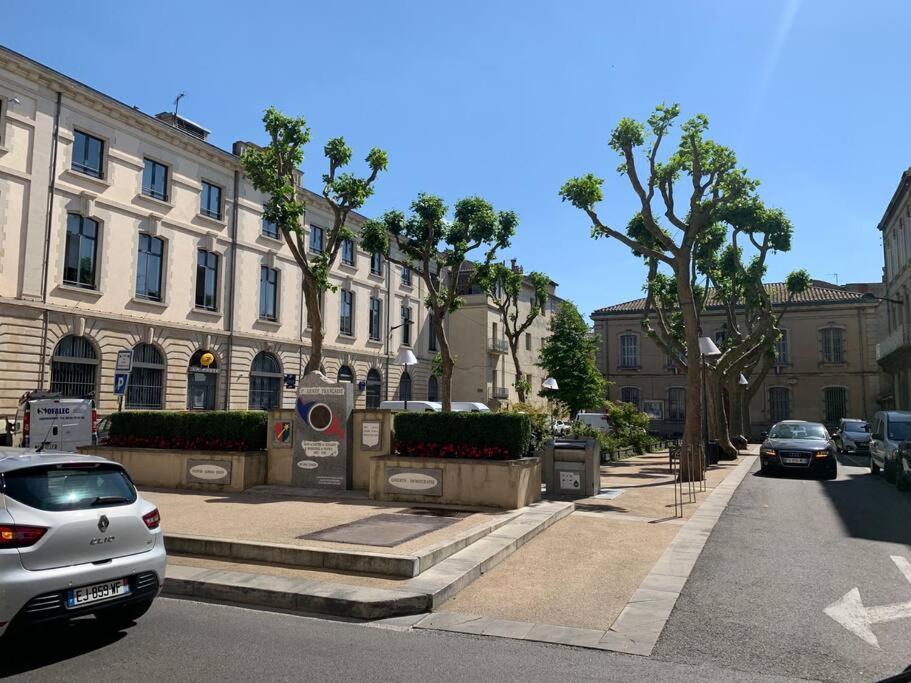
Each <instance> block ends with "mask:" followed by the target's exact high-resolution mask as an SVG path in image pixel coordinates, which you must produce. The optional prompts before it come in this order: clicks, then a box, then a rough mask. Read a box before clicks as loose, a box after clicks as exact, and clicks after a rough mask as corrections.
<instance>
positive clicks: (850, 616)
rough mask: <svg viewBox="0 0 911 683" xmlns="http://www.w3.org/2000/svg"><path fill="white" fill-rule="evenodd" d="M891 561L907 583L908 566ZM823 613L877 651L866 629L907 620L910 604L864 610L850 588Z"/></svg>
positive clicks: (910, 573) (855, 591) (896, 557)
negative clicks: (875, 625)
mask: <svg viewBox="0 0 911 683" xmlns="http://www.w3.org/2000/svg"><path fill="white" fill-rule="evenodd" d="M891 557H892V561H893V562H894V563H895V566H896V567H898V570H899V571H900V572H901V573H902V574H903V575H904V577H905V578H906V579H908V582H909V583H911V562H909V561H908V559H907V558H905V557H902V556H901V555H892V556H891ZM823 611H824V612H825V613H826V614H827V615H829V616H830V617H832V619H834V620H835V621H836V622H838V623H839V624H841V625H842V626H844V627H845V628H846V629H848V630H849V631H850V632H851V633H853V634H854V635H856V636H857V637H858V638H861V639H862V640H863V641H864V642H866V643H868V644H869V645H872V646H873V647H877V648H878V647H879V641H878V640H877V639H876V634H875V633H873V629H871V628H870V627H871V626H872V625H873V624H881V623H883V622H887V621H897V620H898V619H908V618H911V600H909V601H908V602H899V603H895V604H893V605H879V606H877V607H864V604H863V602H862V601H861V599H860V590H859V589H857V588H852V589H851V590H849V591H848V592H847V593H845V595H844V596H843V597H842V598H841V600H836V601H835V602H833V603H832V604H831V605H829V606H828V607H826V608H825V609H824V610H823Z"/></svg>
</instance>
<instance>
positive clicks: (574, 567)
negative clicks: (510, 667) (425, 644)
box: [419, 452, 753, 653]
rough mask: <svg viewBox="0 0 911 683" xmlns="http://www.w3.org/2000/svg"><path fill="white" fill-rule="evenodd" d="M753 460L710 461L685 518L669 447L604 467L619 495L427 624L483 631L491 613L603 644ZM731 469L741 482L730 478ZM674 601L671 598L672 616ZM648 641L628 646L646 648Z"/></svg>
mask: <svg viewBox="0 0 911 683" xmlns="http://www.w3.org/2000/svg"><path fill="white" fill-rule="evenodd" d="M752 461H753V458H752V457H747V458H743V457H741V458H739V459H738V460H737V461H731V462H723V463H720V464H719V465H717V466H714V467H712V468H710V470H709V472H708V476H707V482H706V489H707V490H706V491H705V492H703V493H699V494H698V495H697V500H696V502H695V503H689V504H687V505H685V506H684V517H683V518H682V519H679V518H675V517H674V516H673V515H674V491H673V477H672V476H671V475H670V473H669V471H668V459H667V453H666V452H664V453H660V454H648V455H642V456H637V457H634V458H630V459H628V460H625V461H623V462H620V463H615V464H610V465H606V466H603V467H602V469H601V473H602V474H601V488H602V491H604V489H612V491H610V492H607V493H606V494H604V493H602V494H601V495H602V496H604V495H608V496H615V497H612V498H605V497H595V498H585V499H581V500H577V501H576V511H575V512H574V513H573V514H571V515H569V516H568V517H567V518H565V519H564V520H562V521H561V522H560V523H559V524H558V525H556V526H555V527H554V528H553V529H551V530H549V531H548V532H547V533H544V534H541V535H540V536H538V537H537V538H536V539H534V540H533V541H531V542H530V543H528V544H527V545H526V546H525V547H524V548H523V549H522V550H521V551H520V552H518V553H516V554H515V555H513V556H512V557H510V558H509V559H507V560H506V561H505V562H503V563H502V564H501V565H500V566H498V567H497V568H496V569H494V570H493V571H492V572H490V573H488V574H485V575H484V576H483V577H482V578H481V579H480V580H479V581H477V582H475V583H474V584H473V585H471V586H469V587H468V588H466V589H465V590H464V591H462V592H461V593H460V594H459V595H457V596H456V597H455V598H453V599H452V600H450V601H448V602H447V603H446V604H445V605H443V607H442V611H443V612H448V613H451V615H450V616H449V617H448V618H447V617H445V616H443V615H432V616H431V617H429V618H428V619H427V620H425V621H424V622H422V623H421V624H419V627H423V628H445V629H446V630H462V629H466V630H469V632H474V633H478V632H481V631H478V630H477V629H478V628H479V622H478V621H477V619H478V618H482V619H486V620H488V623H491V622H495V623H498V624H499V626H498V627H495V628H494V631H497V630H498V629H499V630H504V629H505V630H506V631H512V632H515V633H520V632H522V631H523V630H524V631H526V632H530V633H531V634H532V635H531V637H532V639H542V640H548V638H544V637H541V638H538V637H535V630H534V627H535V626H542V627H543V626H546V627H547V629H550V631H549V632H550V633H552V634H556V635H555V637H556V638H557V642H564V641H563V640H560V639H561V638H567V637H570V636H567V635H566V634H567V629H568V630H569V631H570V632H575V637H577V638H580V637H581V638H582V640H583V641H584V640H585V639H588V640H591V639H595V635H596V634H598V633H600V634H601V636H599V637H598V638H597V639H595V640H597V641H598V642H600V641H601V638H602V637H603V635H604V634H605V633H607V632H609V631H610V629H611V627H612V625H613V624H615V622H616V620H617V618H618V617H619V616H620V615H621V613H622V612H623V611H624V610H625V609H626V608H627V606H628V605H629V604H630V603H631V601H632V600H633V598H634V595H639V597H642V594H641V591H640V588H641V587H642V586H643V582H644V581H645V580H646V578H647V577H648V576H649V574H650V571H651V570H652V569H653V567H655V565H656V564H657V563H658V562H659V560H661V561H664V559H665V558H664V556H665V554H666V553H667V552H668V551H669V548H672V547H673V544H674V543H675V539H676V538H677V536H678V533H679V532H680V531H681V529H682V528H684V525H685V524H686V521H687V520H689V519H691V518H692V516H693V515H694V513H695V512H696V510H697V509H699V508H700V505H702V503H704V502H705V501H706V499H707V498H708V497H709V496H710V495H711V494H712V493H713V492H714V491H715V490H716V489H718V488H719V486H721V487H722V489H723V492H724V493H725V495H727V496H728V497H729V493H727V492H728V491H729V492H730V493H732V492H733V489H734V488H735V487H736V484H739V481H740V479H742V476H743V475H744V474H745V472H746V470H747V469H748V468H749V466H750V465H751V464H752ZM732 474H734V475H735V476H733V477H732V483H731V484H730V485H726V486H725V485H724V484H723V482H724V481H725V480H726V479H727V478H728V477H729V476H731V475H732ZM734 480H736V482H735V481H734ZM618 491H619V494H618V493H617V492H618ZM723 492H722V491H719V495H720V494H722V493H723ZM724 504H726V499H725V501H724ZM719 505H720V504H719V503H714V502H712V503H710V504H709V507H708V508H707V509H706V513H707V512H708V511H712V512H715V511H717V514H719V515H720V513H721V511H722V510H723V505H720V506H719ZM713 523H714V522H712V524H713ZM693 525H695V526H696V527H698V529H697V530H696V532H697V533H698V534H699V535H700V537H701V536H703V535H704V537H706V538H707V536H708V533H709V531H710V528H711V527H710V526H706V523H705V522H704V520H697V521H694V523H693ZM703 540H704V539H703ZM699 547H700V548H701V545H700V546H699ZM694 549H695V546H694V545H693V543H692V542H691V541H689V540H688V541H687V542H686V547H685V548H684V549H683V552H685V553H689V554H690V555H692V553H693V552H694ZM696 556H698V553H697V555H696ZM693 562H695V557H693ZM687 574H688V571H687ZM684 582H685V576H684V577H681V578H680V580H679V581H670V584H671V585H670V587H671V590H672V592H675V593H676V592H679V589H680V588H682V585H683V583H684ZM677 584H679V585H677ZM646 585H647V584H646ZM656 585H657V584H656ZM664 587H665V586H661V588H664ZM659 597H662V598H663V599H667V596H666V595H662V596H659ZM675 599H676V597H674V600H675ZM664 606H665V607H666V606H667V605H664ZM672 607H673V604H672V603H671V605H670V607H669V608H668V609H667V613H668V615H669V614H670V609H672ZM469 615H470V616H469ZM460 623H461V624H462V628H460ZM480 623H483V622H480ZM509 624H512V626H509ZM526 626H527V628H526ZM662 626H663V623H662ZM561 627H562V631H561ZM547 629H545V631H547ZM658 632H659V633H660V629H659V631H658ZM494 635H496V633H494ZM501 635H502V634H501ZM539 635H540V634H539ZM512 637H519V636H512ZM523 637H524V636H523ZM656 637H657V635H656ZM574 644H582V645H584V644H586V643H585V642H575V643H574ZM609 649H613V648H609ZM620 649H622V647H621V648H620ZM641 649H642V648H641V647H632V648H627V649H626V650H625V651H635V652H637V653H641V652H639V650H641ZM649 649H650V648H649Z"/></svg>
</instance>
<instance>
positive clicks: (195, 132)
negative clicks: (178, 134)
mask: <svg viewBox="0 0 911 683" xmlns="http://www.w3.org/2000/svg"><path fill="white" fill-rule="evenodd" d="M155 118H156V119H158V120H159V121H164V122H165V123H167V124H169V125H171V126H174V128H177V129H178V130H182V131H183V132H184V133H186V134H187V135H192V136H193V137H194V138H198V139H200V140H206V139H207V138H208V137H209V133H210V132H211V131H210V130H209V129H208V128H203V127H202V126H200V125H199V124H198V123H194V122H193V121H191V120H190V119H188V118H184V117H183V116H180V115H179V114H175V113H173V112H170V111H163V112H159V113H158V114H155Z"/></svg>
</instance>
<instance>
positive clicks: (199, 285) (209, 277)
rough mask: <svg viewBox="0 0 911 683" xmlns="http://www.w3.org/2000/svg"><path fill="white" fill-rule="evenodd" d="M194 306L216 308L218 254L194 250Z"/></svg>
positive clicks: (213, 309)
mask: <svg viewBox="0 0 911 683" xmlns="http://www.w3.org/2000/svg"><path fill="white" fill-rule="evenodd" d="M196 308H201V309H203V310H206V311H216V310H218V254H214V253H212V252H211V251H206V250H205V249H200V250H199V251H197V252H196Z"/></svg>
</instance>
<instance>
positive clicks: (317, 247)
mask: <svg viewBox="0 0 911 683" xmlns="http://www.w3.org/2000/svg"><path fill="white" fill-rule="evenodd" d="M310 251H312V252H313V253H314V254H322V253H323V229H322V228H320V227H319V226H316V225H311V226H310Z"/></svg>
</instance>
